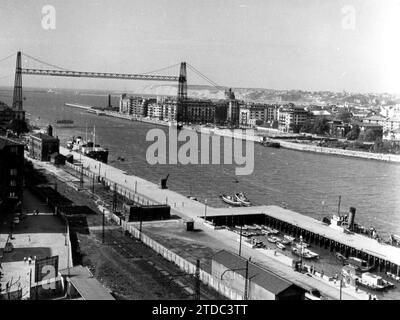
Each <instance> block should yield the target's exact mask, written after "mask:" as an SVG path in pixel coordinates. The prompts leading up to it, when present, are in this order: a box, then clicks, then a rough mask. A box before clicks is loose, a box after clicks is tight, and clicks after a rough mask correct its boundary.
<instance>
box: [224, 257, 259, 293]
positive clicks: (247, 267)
mask: <svg viewBox="0 0 400 320" xmlns="http://www.w3.org/2000/svg"><path fill="white" fill-rule="evenodd" d="M239 270H246V275H245V280H244V294H243V300H248V294H247V290H248V281H249V260H246V268H237V269H226V270H225V271H224V272H222V274H221V280H223V276H224V274H225V273H226V272H228V271H239ZM253 277H254V276H253ZM253 277H252V278H253Z"/></svg>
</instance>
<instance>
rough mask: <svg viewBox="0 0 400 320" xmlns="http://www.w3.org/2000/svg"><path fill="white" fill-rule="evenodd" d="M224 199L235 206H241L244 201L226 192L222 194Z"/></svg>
mask: <svg viewBox="0 0 400 320" xmlns="http://www.w3.org/2000/svg"><path fill="white" fill-rule="evenodd" d="M221 198H222V200H223V201H224V202H225V203H227V204H229V205H231V206H235V207H241V206H242V202H240V201H237V200H236V199H235V198H234V197H232V196H227V195H226V194H222V195H221Z"/></svg>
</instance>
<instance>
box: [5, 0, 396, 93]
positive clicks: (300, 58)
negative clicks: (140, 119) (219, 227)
mask: <svg viewBox="0 0 400 320" xmlns="http://www.w3.org/2000/svg"><path fill="white" fill-rule="evenodd" d="M45 5H51V6H53V7H54V9H55V29H50V30H49V29H45V28H43V26H42V20H43V19H44V18H45V16H46V13H42V8H43V7H44V6H45ZM398 17H400V0H384V1H382V0H201V1H200V0H150V1H149V0H133V1H132V0H112V1H110V0H85V1H77V0H68V1H64V0H45V1H42V0H30V1H26V0H0V30H1V31H0V61H1V59H2V58H4V57H7V56H9V55H10V54H13V53H16V52H17V51H19V50H20V51H22V52H25V53H27V54H29V55H30V56H33V57H36V58H38V59H40V60H43V61H46V62H48V63H51V64H54V65H57V66H61V67H63V68H66V69H69V70H78V71H99V72H121V73H142V72H147V71H151V70H155V69H159V68H163V67H166V66H170V65H174V64H177V63H179V62H181V61H186V62H188V63H190V64H191V65H192V66H194V67H195V68H196V69H198V70H200V71H201V72H202V73H203V74H205V75H206V76H207V77H209V78H210V79H212V80H213V81H214V82H216V83H217V84H219V85H221V86H227V87H252V88H269V89H279V90H285V89H286V90H291V89H298V90H308V91H324V90H328V91H343V90H345V91H349V92H377V93H378V92H390V93H400V37H399V36H398V35H399V33H400V19H399V18H398ZM46 21H48V20H46ZM23 64H24V66H26V67H40V65H39V64H38V63H34V62H32V61H24V62H23ZM14 68H15V58H14V57H13V58H12V59H7V60H5V61H2V62H0V86H7V85H13V81H14V76H13V73H14ZM168 71H169V72H167V71H166V72H165V73H167V74H174V75H175V74H176V75H177V73H178V71H179V70H178V68H177V67H176V68H175V69H173V70H168ZM23 83H24V85H25V86H42V87H48V88H52V87H68V88H82V89H84V88H100V89H113V90H129V89H131V88H134V87H135V86H141V85H150V83H148V82H147V83H145V84H143V83H137V82H135V81H117V80H97V79H76V78H75V79H64V78H55V77H51V78H49V77H38V76H24V79H23ZM188 83H189V84H207V83H206V82H204V81H202V80H201V79H200V78H198V77H197V76H196V75H195V74H194V73H191V72H190V71H189V73H188ZM151 84H154V83H151Z"/></svg>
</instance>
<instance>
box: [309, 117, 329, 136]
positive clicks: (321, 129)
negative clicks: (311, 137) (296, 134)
mask: <svg viewBox="0 0 400 320" xmlns="http://www.w3.org/2000/svg"><path fill="white" fill-rule="evenodd" d="M313 131H314V132H315V133H316V134H325V133H327V132H329V124H328V119H326V118H317V120H316V121H315V123H314V128H313Z"/></svg>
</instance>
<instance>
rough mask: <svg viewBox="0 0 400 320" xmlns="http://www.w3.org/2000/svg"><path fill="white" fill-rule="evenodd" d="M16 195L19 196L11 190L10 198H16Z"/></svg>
mask: <svg viewBox="0 0 400 320" xmlns="http://www.w3.org/2000/svg"><path fill="white" fill-rule="evenodd" d="M16 197H17V196H16V194H15V192H10V196H9V198H16Z"/></svg>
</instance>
